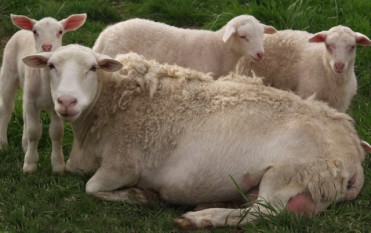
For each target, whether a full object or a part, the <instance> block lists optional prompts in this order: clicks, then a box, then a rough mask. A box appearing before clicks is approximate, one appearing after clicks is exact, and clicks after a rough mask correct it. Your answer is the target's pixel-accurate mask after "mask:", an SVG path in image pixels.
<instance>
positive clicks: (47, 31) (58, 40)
mask: <svg viewBox="0 0 371 233" xmlns="http://www.w3.org/2000/svg"><path fill="white" fill-rule="evenodd" d="M11 19H12V22H13V24H14V25H16V26H17V27H19V28H21V29H24V30H28V31H32V33H33V35H34V38H35V46H36V51H37V52H50V51H54V50H55V49H57V48H58V47H60V46H61V45H62V36H63V34H64V33H66V32H68V31H73V30H76V29H78V28H79V27H81V26H82V25H83V24H84V23H85V20H86V14H77V15H71V16H69V17H68V18H66V19H63V20H61V21H57V20H55V19H53V18H51V17H46V18H43V19H41V20H39V21H37V20H34V19H30V18H28V17H26V16H23V15H11Z"/></svg>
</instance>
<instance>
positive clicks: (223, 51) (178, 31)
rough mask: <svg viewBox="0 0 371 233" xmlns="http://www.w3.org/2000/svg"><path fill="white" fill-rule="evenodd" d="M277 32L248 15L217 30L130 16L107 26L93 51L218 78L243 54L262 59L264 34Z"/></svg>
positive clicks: (241, 16) (231, 68) (232, 67)
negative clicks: (132, 56) (131, 55)
mask: <svg viewBox="0 0 371 233" xmlns="http://www.w3.org/2000/svg"><path fill="white" fill-rule="evenodd" d="M274 32H276V30H275V29H274V28H273V27H271V26H266V25H264V24H261V23H259V21H258V20H256V19H255V18H254V17H253V16H249V15H240V16H237V17H235V18H233V19H232V20H230V21H229V22H228V23H227V24H226V25H225V26H224V27H223V28H222V29H220V30H218V31H216V32H213V31H208V30H195V29H183V28H177V27H173V26H169V25H166V24H163V23H158V22H153V21H149V20H145V19H131V20H127V21H124V22H120V23H117V24H115V25H112V26H109V27H107V28H106V29H105V30H104V31H103V32H102V33H101V34H100V35H99V37H98V39H97V40H96V42H95V44H94V47H93V50H94V51H96V52H98V53H102V54H106V55H109V56H111V57H115V56H116V55H117V54H122V53H128V52H135V53H138V54H141V55H143V56H145V57H146V58H147V59H155V60H157V61H158V62H160V63H169V64H177V65H180V66H183V67H188V68H193V69H196V70H199V71H202V72H205V73H212V74H213V76H214V77H219V76H221V75H225V74H228V73H229V72H230V71H232V70H233V69H234V68H235V66H236V64H237V62H238V60H239V59H240V58H241V57H242V56H247V57H250V58H252V59H254V60H255V61H260V60H262V59H263V57H264V49H263V35H264V33H274Z"/></svg>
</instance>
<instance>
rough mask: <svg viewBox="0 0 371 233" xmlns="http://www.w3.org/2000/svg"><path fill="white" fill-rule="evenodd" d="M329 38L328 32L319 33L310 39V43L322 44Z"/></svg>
mask: <svg viewBox="0 0 371 233" xmlns="http://www.w3.org/2000/svg"><path fill="white" fill-rule="evenodd" d="M326 37H327V33H326V32H318V33H316V34H314V35H313V36H312V37H310V38H309V39H308V41H309V42H315V43H321V42H325V40H326Z"/></svg>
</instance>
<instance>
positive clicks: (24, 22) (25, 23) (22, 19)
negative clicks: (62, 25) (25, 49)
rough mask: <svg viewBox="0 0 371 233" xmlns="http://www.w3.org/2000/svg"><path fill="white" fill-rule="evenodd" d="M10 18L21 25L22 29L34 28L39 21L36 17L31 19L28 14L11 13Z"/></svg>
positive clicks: (15, 23) (18, 25)
mask: <svg viewBox="0 0 371 233" xmlns="http://www.w3.org/2000/svg"><path fill="white" fill-rule="evenodd" d="M10 18H11V19H12V22H13V24H14V25H15V26H17V27H19V28H20V29H24V30H30V31H31V30H32V28H33V25H35V23H36V22H37V21H36V20H34V19H30V18H28V17H27V16H24V15H13V14H11V15H10Z"/></svg>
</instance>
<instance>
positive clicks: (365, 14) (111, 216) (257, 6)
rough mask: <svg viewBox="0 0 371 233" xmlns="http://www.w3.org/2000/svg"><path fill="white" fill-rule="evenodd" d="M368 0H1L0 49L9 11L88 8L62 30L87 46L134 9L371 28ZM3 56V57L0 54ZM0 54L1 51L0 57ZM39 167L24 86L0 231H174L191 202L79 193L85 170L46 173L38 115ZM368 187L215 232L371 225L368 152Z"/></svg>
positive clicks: (363, 126)
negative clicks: (305, 210)
mask: <svg viewBox="0 0 371 233" xmlns="http://www.w3.org/2000/svg"><path fill="white" fill-rule="evenodd" d="M370 10H371V1H369V0H355V1H349V0H325V1H322V0H297V1H292V0H251V1H249V0H220V1H212V0H205V1H201V0H199V1H198V0H183V1H176V0H146V1H144V0H132V1H113V0H111V1H108V0H82V1H77V0H70V1H66V0H64V1H63V0H51V1H49V0H48V1H47V0H33V1H29V0H17V1H0V43H1V48H0V52H1V53H2V49H3V47H4V45H5V42H6V41H7V40H8V39H9V38H10V36H11V35H12V34H13V33H14V32H15V31H17V30H18V29H17V28H16V27H15V26H14V25H12V24H11V22H10V18H9V14H10V13H13V14H24V15H27V16H29V17H31V18H35V19H40V18H42V17H44V16H54V17H55V18H57V19H62V18H65V17H67V16H68V15H70V14H75V13H83V12H86V13H87V14H88V19H87V22H86V24H85V25H84V26H83V27H82V28H81V29H79V30H78V31H75V32H70V33H68V34H66V35H65V37H64V44H68V43H80V44H83V45H86V46H92V45H93V43H94V41H95V39H96V38H97V36H98V34H99V32H100V31H101V30H102V29H103V28H104V27H105V26H106V25H108V24H112V23H115V22H118V21H121V20H125V19H128V18H133V17H140V18H147V19H152V20H156V21H161V22H165V23H168V24H171V25H175V26H180V27H192V28H204V29H210V30H216V29H218V28H220V27H221V26H222V25H224V24H225V23H226V22H227V21H228V20H229V19H231V18H233V17H234V16H236V15H239V14H245V13H248V14H252V15H254V16H255V17H256V18H258V19H259V20H260V21H261V22H263V23H265V24H270V25H273V26H274V27H276V28H277V29H285V28H292V29H299V30H307V31H310V32H318V31H321V30H326V29H328V28H330V27H332V26H334V25H337V24H344V25H347V26H349V27H351V28H352V29H353V30H355V31H359V32H362V33H364V34H365V35H368V36H371V26H370V18H369V17H370V14H369V12H370ZM370 54H371V53H370V48H362V47H359V48H358V49H357V59H356V74H357V78H358V85H359V90H358V94H357V96H356V97H355V99H354V101H353V104H352V108H351V109H350V110H349V114H350V115H351V116H352V117H353V118H354V119H355V121H356V127H357V130H358V132H359V134H360V136H361V138H363V139H364V140H367V141H369V142H371V102H370V100H371V77H370V73H371V66H370V63H369V62H370V60H371V59H370ZM0 56H1V55H0ZM0 58H1V57H0ZM42 122H43V132H44V134H43V136H42V139H41V141H40V146H39V151H40V164H39V165H40V166H39V170H38V171H37V173H35V174H32V175H24V174H23V173H22V164H23V152H22V149H21V146H20V142H21V138H22V124H23V121H22V109H21V94H19V96H18V98H17V103H16V108H15V114H14V115H13V118H12V120H11V123H10V126H9V146H8V147H7V148H6V149H4V150H2V151H0V158H1V166H0V177H1V179H0V232H173V231H176V228H174V226H173V224H172V220H173V219H174V218H175V217H177V216H179V215H180V214H182V213H184V212H186V211H188V210H190V209H191V207H189V206H170V205H166V204H164V203H162V204H157V205H153V206H136V205H127V204H125V203H117V202H107V201H101V200H98V199H96V198H93V197H91V196H89V195H87V194H85V192H84V186H85V183H86V181H87V180H88V177H79V176H73V175H70V174H66V175H63V176H57V175H52V174H51V165H50V150H51V149H50V140H49V138H48V136H47V129H48V124H49V119H48V117H47V114H42ZM71 144H72V133H71V130H70V128H69V127H68V125H66V136H65V139H64V148H63V149H64V152H65V154H66V157H68V156H67V155H68V153H69V151H70V149H71ZM363 166H364V170H365V185H364V188H363V190H362V192H361V193H360V195H359V197H358V198H357V199H356V200H354V201H348V202H344V203H337V204H335V205H333V206H331V207H330V208H329V209H328V210H327V211H325V212H324V213H322V214H321V215H319V216H317V217H314V218H310V219H308V218H304V217H301V216H296V215H293V214H290V213H283V214H281V215H279V216H276V217H269V218H262V219H261V220H260V221H257V222H256V223H254V224H249V225H246V226H243V227H241V228H225V229H216V230H215V231H213V232H371V224H370V223H371V211H370V210H371V184H370V179H371V159H370V157H369V156H368V157H366V160H365V162H364V164H363Z"/></svg>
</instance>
